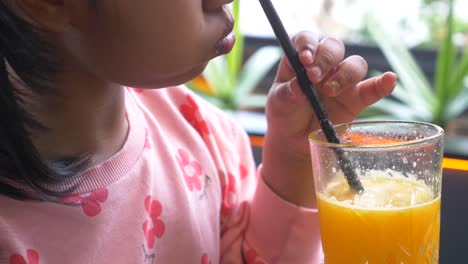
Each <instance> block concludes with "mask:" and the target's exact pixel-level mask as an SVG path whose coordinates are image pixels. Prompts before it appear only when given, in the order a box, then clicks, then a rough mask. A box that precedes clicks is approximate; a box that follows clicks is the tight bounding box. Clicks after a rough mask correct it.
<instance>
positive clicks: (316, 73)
mask: <svg viewBox="0 0 468 264" xmlns="http://www.w3.org/2000/svg"><path fill="white" fill-rule="evenodd" d="M310 78H311V79H312V80H311V81H313V82H319V81H320V80H321V79H322V70H320V68H319V67H317V66H315V67H313V68H312V69H310Z"/></svg>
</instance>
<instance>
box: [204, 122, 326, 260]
mask: <svg viewBox="0 0 468 264" xmlns="http://www.w3.org/2000/svg"><path fill="white" fill-rule="evenodd" d="M211 116H213V115H211ZM218 117H219V116H218ZM211 121H212V122H211V123H212V127H211V128H212V130H213V136H214V138H215V140H214V142H212V143H211V144H214V145H212V146H211V147H212V150H213V149H214V150H213V156H214V158H215V159H217V161H216V162H217V164H218V165H217V166H218V170H219V177H220V184H221V190H222V197H221V200H222V204H221V212H220V216H221V247H220V250H221V252H220V255H221V263H247V264H250V263H282V264H288V263H294V264H300V263H307V264H318V263H320V260H321V256H322V255H321V252H322V251H321V243H320V232H319V220H318V213H317V209H308V208H304V207H299V206H296V205H294V204H292V203H289V202H287V201H285V200H283V199H282V198H280V197H279V196H278V195H276V194H275V193H274V192H273V191H272V190H271V189H270V188H269V187H268V186H267V185H266V184H265V183H264V182H263V180H262V178H261V177H260V176H259V175H261V173H260V171H261V166H260V167H259V170H257V168H256V165H255V162H254V159H253V155H252V149H251V145H250V140H249V138H248V136H247V134H246V133H245V131H244V130H243V129H242V128H241V127H240V126H239V125H237V124H236V123H235V122H233V121H232V120H231V119H230V118H217V119H216V120H211ZM211 144H210V145H211ZM285 177H288V175H285ZM311 191H314V190H311Z"/></svg>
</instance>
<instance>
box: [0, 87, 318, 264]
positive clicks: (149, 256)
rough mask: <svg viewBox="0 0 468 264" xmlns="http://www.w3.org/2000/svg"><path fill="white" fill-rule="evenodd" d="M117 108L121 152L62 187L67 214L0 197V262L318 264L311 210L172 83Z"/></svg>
mask: <svg viewBox="0 0 468 264" xmlns="http://www.w3.org/2000/svg"><path fill="white" fill-rule="evenodd" d="M126 105H127V106H126V107H127V119H128V122H129V126H130V129H129V133H128V137H127V140H126V142H125V144H124V146H123V148H122V149H121V150H120V151H119V152H118V153H117V154H115V156H113V157H112V158H111V159H109V160H107V161H105V162H103V163H102V164H99V165H97V166H95V167H92V168H90V169H88V170H86V171H84V172H83V173H82V174H81V175H80V176H79V177H78V178H77V180H75V181H73V182H69V183H68V185H69V186H71V185H73V184H78V183H79V185H78V188H77V189H76V191H75V193H74V194H72V195H70V196H68V197H66V198H63V200H64V202H68V203H73V204H77V205H76V206H67V205H61V204H54V203H49V202H39V203H37V202H22V201H17V200H13V199H10V198H7V197H4V196H0V263H2V264H3V263H6V264H75V263H76V264H94V263H97V264H101V263H103V264H107V263H112V264H116V263H125V264H133V263H138V264H139V263H142V264H143V263H144V264H146V263H151V264H153V263H170V264H172V263H183V264H185V263H195V264H198V263H200V264H208V263H212V264H214V263H285V264H286V263H311V264H312V263H319V261H320V259H321V245H320V234H319V227H318V226H319V225H318V217H317V211H316V210H314V209H306V208H301V207H298V206H295V205H293V204H290V203H288V202H286V201H284V200H282V199H281V198H279V197H278V196H277V195H276V194H274V193H273V192H272V191H271V190H270V189H269V188H268V187H267V186H266V185H265V183H264V182H263V181H262V179H261V178H259V177H258V176H257V175H258V174H259V173H257V171H256V167H255V164H254V161H253V158H252V153H251V148H250V144H249V140H248V137H247V136H246V134H245V132H244V131H243V130H242V129H241V128H240V127H239V126H238V125H237V124H236V123H235V122H234V121H233V120H232V119H231V118H229V117H228V116H227V115H226V114H225V113H224V112H222V111H220V110H218V109H216V108H215V107H213V106H211V105H210V104H208V103H207V102H205V101H203V100H201V99H200V98H199V97H198V96H196V95H194V94H193V93H191V92H190V91H189V90H188V89H186V88H183V87H175V88H168V89H160V90H153V91H150V90H145V91H143V90H138V89H128V91H127V92H126ZM285 177H288V175H285ZM63 187H66V186H62V188H63ZM311 191H313V190H311Z"/></svg>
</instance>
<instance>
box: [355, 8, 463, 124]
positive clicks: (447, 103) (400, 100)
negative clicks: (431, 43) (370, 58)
mask: <svg viewBox="0 0 468 264" xmlns="http://www.w3.org/2000/svg"><path fill="white" fill-rule="evenodd" d="M449 7H450V8H449V10H450V11H449V14H448V16H447V23H446V25H447V28H446V32H445V37H444V39H443V43H441V46H440V48H439V50H438V56H437V64H436V68H435V80H434V85H433V86H431V83H430V82H429V81H428V79H427V78H426V77H425V75H424V73H423V71H422V70H421V68H420V67H419V66H418V65H417V63H416V62H415V60H414V58H413V57H412V55H411V54H410V52H409V51H408V49H407V48H406V47H405V46H404V45H403V44H401V42H400V41H398V40H397V39H395V38H394V37H392V36H391V35H390V34H389V33H387V31H386V30H385V26H384V25H383V24H382V23H380V21H378V20H377V19H376V18H370V19H369V21H368V23H367V25H368V30H369V33H370V35H371V36H372V38H373V39H374V40H375V41H376V42H377V44H378V45H379V47H380V48H381V50H382V51H383V53H384V55H385V57H386V58H387V60H388V61H389V63H390V65H391V66H392V68H393V69H394V71H395V72H396V73H397V74H398V78H399V81H400V82H399V84H398V85H397V87H396V89H395V91H394V92H393V94H392V97H389V98H385V99H383V100H381V101H379V102H378V103H376V104H374V105H373V106H371V107H370V108H368V109H367V110H366V111H364V113H363V114H362V116H361V117H363V118H368V117H373V118H376V117H377V118H384V117H387V118H388V117H390V118H395V119H406V120H417V121H425V122H431V123H435V124H438V125H440V126H442V127H445V126H446V125H447V122H449V121H450V120H452V119H454V118H456V117H457V116H459V115H460V114H462V113H463V112H464V111H465V110H467V109H468V82H467V78H466V77H467V75H468V48H467V47H465V48H464V49H463V50H462V51H460V50H459V47H457V46H456V45H455V44H454V43H453V24H454V23H453V1H452V0H450V1H449Z"/></svg>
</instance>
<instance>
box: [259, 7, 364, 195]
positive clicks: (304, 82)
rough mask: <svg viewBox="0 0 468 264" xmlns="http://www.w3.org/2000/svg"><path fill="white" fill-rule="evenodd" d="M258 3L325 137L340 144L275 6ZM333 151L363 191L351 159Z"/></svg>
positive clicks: (356, 187)
mask: <svg viewBox="0 0 468 264" xmlns="http://www.w3.org/2000/svg"><path fill="white" fill-rule="evenodd" d="M259 1H260V4H261V5H262V8H263V11H264V12H265V15H266V16H267V18H268V21H269V22H270V24H271V27H272V28H273V31H274V32H275V35H276V38H277V39H278V41H279V43H280V44H281V47H282V48H283V51H284V53H285V54H286V57H287V58H288V60H289V63H290V64H291V66H292V67H293V69H294V72H295V73H296V77H297V80H298V82H299V85H300V87H301V90H302V92H303V93H304V94H305V95H306V97H307V99H308V100H309V103H310V105H311V106H312V108H313V110H314V112H315V115H316V116H317V118H318V120H319V123H320V127H321V128H322V131H323V133H324V134H325V137H326V138H327V140H328V142H330V143H335V144H340V139H339V138H338V135H337V133H336V130H335V129H334V128H333V125H332V124H331V122H330V120H329V119H328V116H327V113H326V112H325V110H324V109H323V106H322V104H321V102H320V100H319V99H318V95H317V92H316V90H315V89H314V87H313V86H312V83H311V82H310V81H309V79H308V78H307V75H306V71H305V69H304V66H303V65H302V64H301V63H300V61H299V56H298V54H297V52H296V50H295V49H294V46H293V45H292V43H291V41H290V40H289V36H288V34H287V33H286V30H285V29H284V26H283V24H282V23H281V20H280V18H279V16H278V14H277V13H276V10H275V7H274V6H273V4H272V3H271V1H270V0H259ZM335 153H336V155H337V158H338V164H339V165H340V167H341V169H342V170H343V173H344V175H345V177H346V180H347V181H348V184H349V187H350V188H351V189H352V190H353V191H354V192H356V193H362V192H364V187H362V184H361V182H360V181H359V177H358V176H357V174H356V172H355V171H354V168H353V166H352V164H351V161H350V160H349V159H348V158H347V157H346V156H345V154H344V152H343V150H342V149H340V148H336V149H335Z"/></svg>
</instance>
